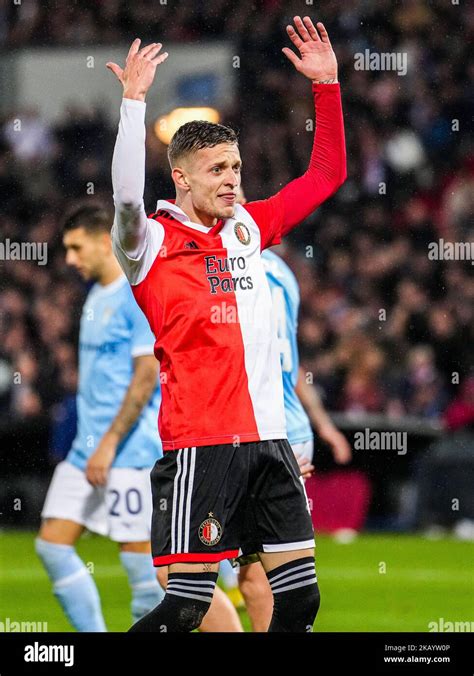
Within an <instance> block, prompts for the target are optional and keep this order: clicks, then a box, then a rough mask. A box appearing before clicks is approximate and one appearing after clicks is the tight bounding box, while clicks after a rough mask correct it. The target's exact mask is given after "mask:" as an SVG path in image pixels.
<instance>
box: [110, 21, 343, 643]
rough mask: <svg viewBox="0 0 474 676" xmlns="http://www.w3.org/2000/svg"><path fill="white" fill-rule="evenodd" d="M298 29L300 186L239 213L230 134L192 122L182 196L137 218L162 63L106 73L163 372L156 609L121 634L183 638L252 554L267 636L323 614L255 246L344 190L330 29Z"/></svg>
mask: <svg viewBox="0 0 474 676" xmlns="http://www.w3.org/2000/svg"><path fill="white" fill-rule="evenodd" d="M294 22H295V26H296V28H295V27H293V26H288V27H287V33H288V36H289V38H290V40H291V41H292V43H293V44H294V46H295V47H296V49H297V50H298V51H299V56H297V55H296V54H295V53H294V52H293V51H292V50H291V49H289V48H286V47H285V48H284V49H283V52H284V53H285V55H286V56H287V57H288V58H289V59H290V61H291V62H292V63H293V65H294V66H295V68H296V69H297V70H298V71H299V72H300V73H301V74H302V75H303V76H305V77H306V78H308V79H309V80H310V81H311V92H312V96H313V100H314V105H315V113H316V117H317V124H316V133H315V137H314V144H313V150H312V153H311V157H310V160H309V165H308V169H307V171H306V172H305V173H304V174H303V175H302V176H300V177H299V178H297V179H295V180H293V181H291V182H290V183H289V184H288V185H286V186H285V187H284V188H282V189H281V190H280V191H279V192H277V193H276V194H275V195H273V196H272V197H270V198H269V199H266V200H261V201H258V202H250V203H248V204H246V205H240V204H237V202H236V197H237V191H238V188H239V185H240V176H241V167H242V160H241V157H240V153H239V146H238V140H237V137H236V135H235V132H234V131H233V130H232V129H230V128H228V127H225V126H223V125H219V124H212V123H209V122H204V121H194V122H189V123H187V124H185V125H183V126H182V127H180V128H179V129H178V131H177V132H176V133H175V135H174V136H173V138H172V140H171V143H170V146H169V148H168V157H169V161H170V166H171V175H172V178H173V181H174V184H175V188H176V198H175V199H162V200H159V201H158V203H157V207H156V211H155V212H154V214H152V215H151V216H149V217H147V215H146V212H145V209H144V204H143V192H144V181H145V123H144V121H145V109H146V104H145V97H146V94H147V92H148V90H149V88H150V87H151V85H152V83H153V80H154V77H155V73H156V69H157V67H158V66H159V65H160V64H161V63H162V62H163V61H165V59H166V58H167V53H166V52H165V53H163V54H160V53H159V52H160V50H161V44H159V43H153V44H151V45H148V46H146V47H143V48H142V49H140V41H139V40H135V41H134V42H133V44H132V46H131V48H130V51H129V54H128V56H127V60H126V63H125V67H124V68H123V69H122V68H121V67H120V66H118V65H117V64H114V63H109V64H107V65H108V67H109V68H110V70H112V71H113V72H114V74H115V75H116V76H117V78H118V79H119V81H120V82H121V84H122V86H123V100H122V105H121V114H120V123H119V130H118V135H117V141H116V145H115V150H114V156H113V161H112V182H113V189H114V203H115V221H114V226H113V229H112V238H113V245H114V251H115V254H116V256H117V258H118V260H119V262H120V264H121V266H122V269H123V270H124V272H125V274H126V275H127V278H128V280H129V282H130V285H131V288H132V291H133V294H134V296H135V299H136V300H137V302H138V304H139V305H140V307H141V308H142V310H143V312H144V314H145V315H146V317H147V318H148V320H149V322H150V326H151V328H152V331H153V333H154V335H155V339H156V341H155V355H156V357H157V359H158V360H159V362H160V365H161V372H162V378H161V383H162V402H161V408H160V413H159V429H160V437H161V441H162V444H163V451H164V456H163V458H162V459H161V460H159V461H158V462H157V463H156V465H155V467H154V469H153V471H152V490H153V522H152V553H153V560H154V563H155V565H156V566H169V575H168V583H167V588H166V594H165V598H164V599H163V601H162V602H161V603H160V604H159V605H158V606H157V607H156V608H155V609H154V610H152V611H151V612H150V613H148V615H146V616H145V617H143V618H142V619H141V620H139V621H138V622H137V623H136V624H135V625H134V626H133V627H132V629H131V631H146V632H154V631H156V632H159V631H164V630H166V631H177V632H186V631H192V630H193V629H195V628H196V627H198V626H199V625H200V624H201V622H202V618H203V617H204V615H205V614H206V612H207V611H208V609H209V605H210V602H211V600H212V596H213V592H214V588H215V584H216V580H217V574H218V568H219V561H222V560H223V559H226V558H231V557H236V556H239V555H243V554H252V553H258V555H259V558H260V561H261V562H262V565H263V568H264V569H265V573H266V575H267V578H268V580H269V583H270V586H271V588H272V592H273V597H274V607H273V614H272V621H271V624H270V628H269V631H286V632H304V631H312V627H313V622H314V619H315V617H316V614H317V612H318V608H319V588H318V584H317V579H316V574H315V563H314V535H313V527H312V523H311V517H310V513H309V509H308V504H307V499H306V495H305V489H304V482H303V481H302V478H301V475H300V470H299V466H298V463H297V461H296V459H295V456H294V453H293V451H292V449H291V446H290V444H289V443H288V439H287V435H286V429H285V413H284V405H283V386H282V377H281V366H280V352H279V346H278V340H277V336H276V332H275V330H274V324H273V321H274V320H273V312H272V301H271V296H270V291H269V287H268V284H267V282H266V279H265V270H264V267H263V263H262V259H261V252H262V251H263V250H264V249H266V248H268V247H270V246H272V245H274V244H277V243H278V242H280V241H281V238H282V237H283V236H285V235H286V234H288V233H289V232H290V231H291V230H292V229H293V228H294V227H295V226H296V225H297V224H298V223H299V222H301V221H302V220H303V219H304V218H306V217H307V216H309V214H311V213H312V212H313V211H314V210H315V209H316V208H317V207H318V206H319V205H320V204H322V202H324V201H325V200H327V199H328V198H329V197H330V196H331V195H332V194H333V193H334V192H335V191H336V190H337V189H338V188H339V186H340V185H341V184H342V183H343V182H344V180H345V177H346V154H345V141H344V126H343V116H342V105H341V95H340V86H339V83H338V81H337V61H336V57H335V55H334V52H333V50H332V47H331V43H330V41H329V37H328V34H327V31H326V29H325V28H324V26H323V24H321V23H318V24H317V25H316V26H314V24H313V22H312V21H311V20H310V19H309V17H304V19H301V18H300V17H295V19H294ZM308 89H309V88H308ZM308 94H309V91H308ZM236 316H238V319H239V321H236V319H235V317H236ZM164 628H165V629H164Z"/></svg>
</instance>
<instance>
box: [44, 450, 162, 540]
mask: <svg viewBox="0 0 474 676" xmlns="http://www.w3.org/2000/svg"><path fill="white" fill-rule="evenodd" d="M151 469H152V468H151V467H147V468H145V469H133V468H130V467H124V468H122V467H113V468H112V469H111V470H110V472H109V479H108V482H107V485H106V486H99V487H97V488H96V487H94V486H92V485H91V484H90V483H89V482H88V481H87V479H86V474H85V472H83V471H82V470H80V469H79V468H78V467H76V466H75V465H73V464H71V463H70V462H68V461H67V460H63V461H62V462H60V463H59V464H58V465H57V467H56V469H55V470H54V474H53V478H52V480H51V483H50V485H49V489H48V493H47V495H46V500H45V502H44V506H43V511H42V512H41V516H42V518H43V519H69V520H71V521H75V522H76V523H80V524H82V525H83V526H85V527H86V528H87V529H88V530H90V531H93V532H94V533H99V535H106V536H108V537H109V538H110V539H111V540H114V542H146V541H147V540H149V539H150V528H151V515H152V500H151V483H150V472H151Z"/></svg>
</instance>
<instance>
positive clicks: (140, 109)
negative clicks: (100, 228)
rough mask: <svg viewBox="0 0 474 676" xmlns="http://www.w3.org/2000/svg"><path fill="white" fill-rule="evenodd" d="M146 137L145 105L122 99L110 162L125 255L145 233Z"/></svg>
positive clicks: (133, 248)
mask: <svg viewBox="0 0 474 676" xmlns="http://www.w3.org/2000/svg"><path fill="white" fill-rule="evenodd" d="M145 134H146V130H145V103H144V102H143V101H140V100H138V99H127V98H124V99H123V100H122V105H121V108H120V122H119V128H118V134H117V140H116V142H115V148H114V155H113V159H112V185H113V191H114V204H115V222H116V224H117V227H118V234H119V238H120V243H121V245H122V247H123V248H124V249H125V250H126V251H136V250H137V249H139V248H140V246H141V244H142V243H143V241H144V238H145V233H146V213H145V207H144V204H143V193H144V189H145Z"/></svg>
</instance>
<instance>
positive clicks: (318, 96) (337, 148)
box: [245, 16, 347, 248]
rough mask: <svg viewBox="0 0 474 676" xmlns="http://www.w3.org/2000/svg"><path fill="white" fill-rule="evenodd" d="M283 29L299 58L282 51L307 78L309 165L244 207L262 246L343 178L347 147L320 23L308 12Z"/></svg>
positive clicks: (333, 62)
mask: <svg viewBox="0 0 474 676" xmlns="http://www.w3.org/2000/svg"><path fill="white" fill-rule="evenodd" d="M294 22H295V26H296V28H297V30H298V32H297V31H296V30H295V28H293V26H287V33H288V36H289V37H290V39H291V41H292V42H293V44H294V45H295V47H296V48H297V49H298V50H299V53H300V56H299V57H298V56H297V55H296V54H295V53H294V52H293V51H292V50H291V49H289V48H288V47H284V48H283V50H282V51H283V52H284V54H285V55H286V56H287V57H288V59H289V60H290V61H291V62H292V64H293V65H294V67H295V68H296V70H297V71H298V72H300V73H302V74H303V75H305V77H307V78H308V79H309V80H311V82H312V91H313V97H314V105H315V117H316V125H315V132H314V141H313V149H312V153H311V158H310V161H309V165H308V169H307V170H306V171H305V173H304V174H303V175H302V176H300V177H299V178H296V179H294V180H293V181H291V182H290V183H288V185H286V186H285V187H284V188H282V189H281V190H280V191H279V192H278V193H276V195H273V197H270V198H269V199H267V200H260V201H257V202H250V203H249V204H247V205H246V206H245V208H246V209H247V210H248V211H249V212H250V213H251V215H252V216H253V218H254V219H255V221H256V222H257V223H258V224H259V226H260V227H261V230H263V231H262V248H265V247H267V246H271V245H272V244H278V242H279V241H280V238H281V236H283V235H286V234H287V233H288V232H290V230H291V229H292V228H294V227H295V225H297V224H298V223H300V222H301V221H302V220H304V219H305V218H307V217H308V216H309V215H310V214H311V213H312V212H313V211H314V210H315V209H317V208H318V207H319V206H320V204H322V203H323V202H324V201H325V200H326V199H328V198H329V197H330V196H331V195H332V194H333V193H334V192H335V191H336V190H337V189H338V188H339V187H340V186H341V185H342V183H343V182H344V181H345V179H346V175H347V171H346V146H345V139H344V121H343V116H342V105H341V92H340V86H339V83H338V79H337V61H336V56H335V54H334V51H333V49H332V46H331V43H330V41H329V36H328V34H327V31H326V29H325V28H324V26H323V24H322V23H317V28H316V27H315V26H314V25H313V22H312V21H311V19H310V18H309V17H304V19H303V20H302V19H301V18H300V17H298V16H296V17H294Z"/></svg>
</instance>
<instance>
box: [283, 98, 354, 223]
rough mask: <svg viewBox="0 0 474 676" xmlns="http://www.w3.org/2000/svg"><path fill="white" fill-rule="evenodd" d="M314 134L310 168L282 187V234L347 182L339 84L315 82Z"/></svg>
mask: <svg viewBox="0 0 474 676" xmlns="http://www.w3.org/2000/svg"><path fill="white" fill-rule="evenodd" d="M312 91H313V96H314V103H315V111H316V113H315V115H316V125H315V135H314V141H313V149H312V153H311V159H310V162H309V166H308V169H307V171H306V172H305V173H304V174H303V176H300V177H299V178H297V179H295V180H294V181H291V183H289V184H288V185H287V186H285V187H284V188H283V189H282V190H281V191H280V193H279V194H280V196H281V199H282V204H283V214H284V217H283V218H284V220H283V227H282V234H283V235H285V234H287V233H288V232H289V231H290V230H291V229H292V228H293V227H294V226H295V225H297V224H298V223H300V222H301V221H302V220H304V219H305V218H307V217H308V216H309V215H310V214H311V213H312V212H313V211H314V210H315V209H317V208H318V207H319V206H320V205H321V204H322V203H323V202H324V201H325V200H326V199H328V197H330V196H331V195H332V194H333V193H334V192H335V191H336V190H337V189H338V188H339V187H340V186H341V185H342V183H344V181H345V179H346V176H347V169H346V144H345V137H344V120H343V114H342V103H341V92H340V85H339V84H313V85H312Z"/></svg>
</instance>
